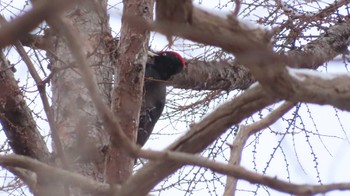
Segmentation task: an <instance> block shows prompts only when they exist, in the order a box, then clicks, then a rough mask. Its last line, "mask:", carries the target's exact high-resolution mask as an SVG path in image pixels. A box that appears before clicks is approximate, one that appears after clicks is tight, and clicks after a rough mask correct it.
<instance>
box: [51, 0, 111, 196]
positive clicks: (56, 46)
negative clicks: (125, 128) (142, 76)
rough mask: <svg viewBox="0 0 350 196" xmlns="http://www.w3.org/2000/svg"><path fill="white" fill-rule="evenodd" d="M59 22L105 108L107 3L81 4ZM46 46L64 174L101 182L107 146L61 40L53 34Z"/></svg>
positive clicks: (107, 92) (108, 63)
mask: <svg viewBox="0 0 350 196" xmlns="http://www.w3.org/2000/svg"><path fill="white" fill-rule="evenodd" d="M64 16H65V19H67V20H69V21H70V22H71V23H73V26H74V27H75V29H74V30H76V31H77V33H78V34H79V36H81V38H82V40H84V45H82V46H81V47H82V48H81V49H82V50H83V51H84V52H85V54H86V57H87V58H88V62H89V66H90V68H91V69H92V70H93V72H94V75H95V80H96V81H97V83H98V85H99V90H100V93H101V99H103V101H104V102H105V103H106V104H109V103H110V96H109V95H110V92H111V86H112V85H111V84H112V74H113V70H112V69H111V61H110V57H109V54H108V52H107V50H106V48H105V45H104V43H103V36H104V35H105V34H106V33H108V32H109V31H110V29H109V26H108V15H107V1H106V0H102V1H95V3H94V4H92V1H81V2H80V4H79V5H77V6H76V7H73V8H72V9H70V10H68V11H67V12H65V14H64ZM51 42H52V44H53V49H52V50H53V54H56V56H53V55H50V54H51V53H48V57H49V58H50V60H51V65H52V66H51V67H52V69H53V70H52V71H53V72H54V76H53V78H52V107H53V110H54V115H55V123H56V124H57V131H58V135H59V138H60V140H61V142H62V145H63V148H64V149H63V150H64V153H65V156H66V159H67V161H68V165H69V166H70V167H71V168H69V169H70V170H72V171H76V172H78V173H80V174H83V175H86V176H89V177H91V178H93V179H95V180H98V181H100V182H101V181H103V179H104V178H103V172H104V156H105V154H104V149H105V147H106V146H108V142H109V140H108V135H107V133H106V132H104V131H103V127H102V124H101V122H100V119H99V117H98V115H97V112H96V109H95V107H94V105H93V103H92V101H91V98H90V96H89V94H88V92H87V89H86V87H85V85H84V83H83V81H82V79H81V75H80V73H79V70H78V69H77V66H76V64H75V62H74V60H73V58H72V55H71V54H70V52H69V51H70V50H69V49H68V47H67V45H66V43H65V39H64V38H62V37H59V36H57V35H56V34H55V33H54V32H53V33H52V35H51ZM81 195H83V193H81Z"/></svg>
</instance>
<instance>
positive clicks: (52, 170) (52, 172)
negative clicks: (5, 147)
mask: <svg viewBox="0 0 350 196" xmlns="http://www.w3.org/2000/svg"><path fill="white" fill-rule="evenodd" d="M0 165H2V166H4V167H18V168H23V169H27V170H29V171H32V172H35V173H36V174H37V175H38V176H39V177H43V178H45V179H50V181H51V182H52V183H53V182H60V183H62V182H63V183H65V184H68V185H72V186H77V187H80V188H82V189H84V190H87V191H91V192H96V193H108V192H109V191H110V185H108V184H105V183H99V182H97V181H94V180H91V179H89V178H87V177H85V176H82V175H80V174H75V173H72V172H70V171H66V170H63V169H59V168H56V167H51V166H49V165H47V164H44V163H41V162H40V161H37V160H35V159H31V158H28V157H26V156H21V155H5V156H0ZM113 188H116V189H118V187H117V186H116V187H113Z"/></svg>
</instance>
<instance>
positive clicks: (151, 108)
mask: <svg viewBox="0 0 350 196" xmlns="http://www.w3.org/2000/svg"><path fill="white" fill-rule="evenodd" d="M184 67H185V62H184V59H183V58H182V57H181V56H180V55H179V54H178V53H176V52H171V51H164V52H160V53H158V54H155V55H154V56H153V57H152V58H151V62H148V63H147V64H146V71H145V84H144V97H143V104H142V108H141V112H140V120H139V128H138V133H137V144H138V145H140V146H143V145H144V144H145V143H146V141H147V140H148V138H149V136H150V135H151V133H152V131H153V128H154V125H155V124H156V122H157V121H158V119H159V117H160V115H161V114H162V112H163V109H164V105H165V97H166V84H165V82H164V81H166V80H168V79H170V77H171V76H173V75H175V74H177V73H179V72H181V71H182V70H183V69H184Z"/></svg>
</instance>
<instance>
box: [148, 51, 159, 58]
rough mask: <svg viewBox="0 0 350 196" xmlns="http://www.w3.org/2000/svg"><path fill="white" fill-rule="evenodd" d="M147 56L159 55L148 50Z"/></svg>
mask: <svg viewBox="0 0 350 196" xmlns="http://www.w3.org/2000/svg"><path fill="white" fill-rule="evenodd" d="M148 56H151V57H155V56H159V55H158V54H156V53H154V52H152V51H148Z"/></svg>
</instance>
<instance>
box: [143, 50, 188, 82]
mask: <svg viewBox="0 0 350 196" xmlns="http://www.w3.org/2000/svg"><path fill="white" fill-rule="evenodd" d="M149 55H150V56H153V58H154V69H155V70H157V72H158V74H159V75H160V76H161V79H162V80H168V79H169V78H170V77H171V76H173V75H175V74H177V73H179V72H181V71H182V70H183V69H184V68H185V60H184V58H183V57H182V56H181V55H180V54H179V53H177V52H173V51H162V52H159V53H156V54H154V53H150V52H149Z"/></svg>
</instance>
